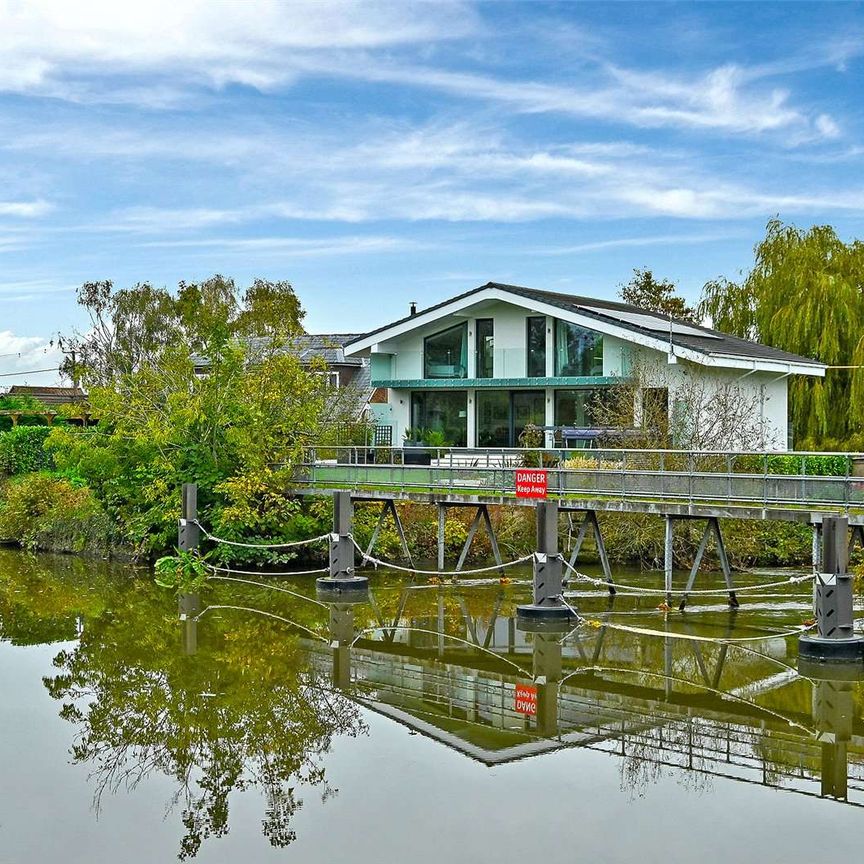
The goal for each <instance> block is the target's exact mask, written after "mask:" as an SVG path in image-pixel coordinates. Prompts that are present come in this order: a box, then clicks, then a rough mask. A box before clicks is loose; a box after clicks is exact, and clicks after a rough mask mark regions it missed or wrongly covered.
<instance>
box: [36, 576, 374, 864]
mask: <svg viewBox="0 0 864 864" xmlns="http://www.w3.org/2000/svg"><path fill="white" fill-rule="evenodd" d="M124 599H125V600H126V601H127V602H126V603H124V606H123V608H122V610H117V611H115V612H111V613H107V614H105V615H103V616H99V617H97V618H95V619H93V620H90V621H88V622H87V625H86V626H85V628H84V631H83V633H82V635H81V639H80V641H79V643H78V645H77V646H76V647H74V648H72V649H70V650H63V651H61V652H60V653H59V654H58V655H57V657H56V659H55V661H54V665H55V667H56V668H57V670H58V672H57V674H56V675H55V676H53V677H51V678H46V679H45V686H46V687H47V689H48V691H49V693H50V694H51V696H52V697H54V698H55V699H57V700H59V701H61V702H62V703H63V707H62V710H61V715H62V716H63V717H64V718H65V719H66V720H68V721H69V722H70V723H72V724H73V725H74V726H75V727H76V736H75V741H74V744H73V747H72V755H73V758H74V760H75V762H80V763H87V764H88V765H90V766H91V768H92V778H93V781H94V782H95V787H96V788H95V801H96V806H97V808H98V805H99V801H100V800H101V798H102V796H103V795H104V794H105V792H106V791H107V792H116V791H118V790H119V789H127V790H132V789H134V788H135V787H136V786H137V785H138V784H139V783H141V782H142V781H143V780H144V779H145V778H146V777H148V775H150V774H152V773H154V772H158V773H161V774H164V775H166V776H168V777H171V778H173V779H174V780H175V781H176V783H177V788H176V791H175V793H174V797H173V800H172V802H171V807H172V809H173V808H174V807H177V808H178V809H179V810H180V815H181V819H182V823H183V826H184V830H185V835H184V836H183V839H182V841H181V848H180V856H179V857H180V858H181V859H185V858H189V857H193V856H194V855H196V854H197V852H198V850H199V848H200V846H201V843H202V842H203V841H204V840H205V839H207V838H208V837H220V836H223V835H224V834H226V833H227V832H228V829H229V819H228V817H229V807H228V798H229V794H230V793H231V792H232V791H235V790H246V789H250V788H253V787H258V788H260V789H261V790H263V793H264V797H265V800H266V812H265V814H264V818H263V821H262V830H263V833H264V834H265V836H266V837H267V839H268V840H269V842H270V843H271V844H272V845H273V846H277V847H281V846H286V845H288V844H289V843H291V842H292V841H293V840H294V839H295V833H294V830H293V829H292V827H291V822H292V819H293V817H294V814H295V813H296V811H297V809H298V808H299V807H300V806H302V803H303V802H302V798H301V797H300V796H299V792H298V788H299V787H303V786H307V787H310V788H311V787H317V789H318V791H319V792H320V794H321V796H322V798H327V797H328V796H329V795H330V794H332V792H333V791H334V790H333V789H332V788H331V787H330V786H329V784H328V783H327V780H326V776H325V769H324V766H323V756H324V755H325V754H326V753H327V752H328V751H329V749H330V745H331V741H332V739H333V737H334V736H337V735H352V736H353V735H357V734H360V733H362V732H363V731H364V730H365V726H364V724H363V722H362V720H361V719H360V717H359V713H358V709H357V706H356V705H354V704H353V703H351V702H350V701H348V700H346V699H344V698H342V697H340V696H339V695H338V694H334V693H333V691H332V689H331V688H330V687H329V686H326V684H327V682H324V685H325V686H322V682H320V681H319V680H318V679H317V676H316V675H315V674H313V673H311V672H310V670H309V669H308V667H307V665H306V664H305V663H304V662H303V657H304V652H303V650H302V649H301V647H300V646H299V645H298V641H297V638H296V637H295V636H292V635H291V634H290V633H289V632H286V628H285V627H284V626H283V625H280V624H279V623H278V622H274V621H270V620H269V619H266V618H263V619H259V618H254V617H253V618H250V617H248V616H247V617H246V618H239V619H238V618H236V617H235V618H232V619H228V618H219V617H217V616H215V615H214V616H213V617H211V618H208V619H204V621H205V622H206V626H205V627H204V632H203V633H202V634H199V633H198V632H197V631H198V630H199V628H201V627H202V623H201V622H199V621H197V620H196V619H195V615H196V609H197V608H198V607H199V606H200V602H199V600H198V598H197V597H183V598H181V601H180V606H181V609H182V610H183V611H182V613H181V614H182V615H183V616H184V620H182V621H181V630H182V633H183V650H182V651H178V650H177V649H176V647H175V646H176V641H175V640H176V636H177V631H176V626H177V625H176V623H174V622H171V621H170V618H168V617H167V616H166V611H165V604H164V602H163V601H164V597H163V596H161V595H158V594H155V592H153V591H152V590H151V589H150V586H149V585H146V584H137V585H133V586H130V588H129V591H128V593H127V594H126V595H125V597H124ZM175 620H176V619H175ZM199 635H200V636H201V637H202V639H201V644H200V645H199V644H198V637H199ZM172 643H173V644H172ZM193 655H194V656H193Z"/></svg>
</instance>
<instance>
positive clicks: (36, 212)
mask: <svg viewBox="0 0 864 864" xmlns="http://www.w3.org/2000/svg"><path fill="white" fill-rule="evenodd" d="M53 209H54V206H53V205H52V204H50V203H49V202H48V201H41V200H39V201H0V216H18V217H21V218H23V219H32V218H35V217H38V216H44V215H45V214H46V213H50V212H51V211H52V210H53Z"/></svg>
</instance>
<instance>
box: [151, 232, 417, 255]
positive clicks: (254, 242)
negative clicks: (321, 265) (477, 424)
mask: <svg viewBox="0 0 864 864" xmlns="http://www.w3.org/2000/svg"><path fill="white" fill-rule="evenodd" d="M140 245H141V246H143V247H155V248H175V249H177V248H184V249H201V250H206V252H207V254H208V255H209V254H212V251H213V250H214V249H216V250H218V251H219V252H233V253H238V254H244V255H246V254H249V253H255V252H257V253H261V252H265V253H270V254H278V255H281V256H285V257H292V258H301V257H316V256H325V257H326V256H332V255H358V254H359V255H362V254H369V253H381V252H395V251H404V250H409V249H410V250H417V249H420V248H427V249H428V248H430V246H431V244H428V243H419V242H415V241H412V240H408V239H405V238H401V237H379V236H357V237H322V238H314V239H313V238H308V237H207V238H202V239H197V240H196V239H190V240H153V241H150V242H147V243H141V244H140Z"/></svg>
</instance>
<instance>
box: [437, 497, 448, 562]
mask: <svg viewBox="0 0 864 864" xmlns="http://www.w3.org/2000/svg"><path fill="white" fill-rule="evenodd" d="M436 506H437V507H438V569H439V570H443V569H444V527H445V525H446V524H447V505H446V504H437V505H436Z"/></svg>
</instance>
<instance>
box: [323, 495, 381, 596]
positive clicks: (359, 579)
mask: <svg viewBox="0 0 864 864" xmlns="http://www.w3.org/2000/svg"><path fill="white" fill-rule="evenodd" d="M353 520H354V504H353V502H352V501H351V493H350V492H345V491H340V492H334V493H333V531H332V533H331V534H330V575H329V576H324V577H322V578H320V579H317V580H316V582H315V585H316V586H317V588H318V591H319V592H321V593H322V594H323V593H326V594H331V595H332V594H344V593H347V592H351V591H355V592H356V591H367V590H368V588H369V580H368V579H367V578H366V577H365V576H358V575H357V574H356V572H355V570H354V539H353V538H352V536H351V529H352V524H353Z"/></svg>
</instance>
